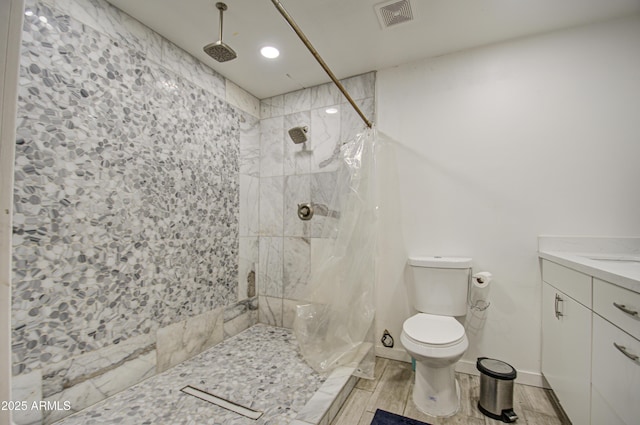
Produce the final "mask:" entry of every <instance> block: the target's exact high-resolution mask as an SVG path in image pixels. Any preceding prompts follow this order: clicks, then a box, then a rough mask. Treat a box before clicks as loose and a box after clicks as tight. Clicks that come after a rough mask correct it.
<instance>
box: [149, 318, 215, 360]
mask: <svg viewBox="0 0 640 425" xmlns="http://www.w3.org/2000/svg"><path fill="white" fill-rule="evenodd" d="M222 313H223V311H222V309H216V310H212V311H209V312H207V313H203V314H200V315H198V316H194V317H190V318H189V319H187V320H184V321H182V322H179V323H174V324H173V325H169V326H166V327H164V328H162V329H159V330H158V333H157V352H158V366H157V370H158V372H163V371H165V370H167V369H169V368H170V367H172V366H175V365H177V364H178V363H181V362H183V361H185V360H187V359H189V358H191V357H193V356H195V355H196V354H200V353H201V352H203V351H204V350H206V349H208V348H210V347H212V346H214V345H216V344H217V343H219V342H221V341H222V340H223V339H224V327H223V314H222Z"/></svg>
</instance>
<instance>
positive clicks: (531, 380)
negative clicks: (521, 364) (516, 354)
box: [456, 360, 551, 388]
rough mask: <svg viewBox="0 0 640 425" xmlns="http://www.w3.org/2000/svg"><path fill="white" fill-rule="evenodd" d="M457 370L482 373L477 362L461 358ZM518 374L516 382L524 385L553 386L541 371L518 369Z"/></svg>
mask: <svg viewBox="0 0 640 425" xmlns="http://www.w3.org/2000/svg"><path fill="white" fill-rule="evenodd" d="M456 372H460V373H466V374H468V375H476V376H478V375H480V372H479V371H478V368H477V367H476V362H473V361H469V360H460V361H459V362H458V363H457V364H456ZM517 373H518V376H517V377H516V383H517V384H522V385H530V386H532V387H540V388H551V387H550V386H549V384H548V383H547V380H546V379H544V376H542V375H541V374H540V373H536V372H529V371H526V370H518V371H517Z"/></svg>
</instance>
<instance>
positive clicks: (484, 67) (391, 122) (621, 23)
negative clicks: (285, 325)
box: [377, 16, 640, 383]
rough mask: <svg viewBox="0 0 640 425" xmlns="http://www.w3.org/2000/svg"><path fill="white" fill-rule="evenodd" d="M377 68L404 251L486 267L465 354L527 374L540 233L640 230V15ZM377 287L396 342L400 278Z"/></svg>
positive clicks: (535, 367) (536, 343) (535, 341)
mask: <svg viewBox="0 0 640 425" xmlns="http://www.w3.org/2000/svg"><path fill="white" fill-rule="evenodd" d="M377 81H378V86H377V100H378V104H377V111H378V117H377V118H378V119H377V122H378V127H379V129H380V130H381V131H383V132H385V133H387V134H388V135H389V136H391V137H393V138H394V139H396V140H397V141H399V143H400V144H401V145H402V146H401V147H400V148H399V149H398V159H397V163H398V167H399V179H400V183H401V189H400V191H401V198H402V202H401V204H402V209H403V213H402V217H403V220H402V221H403V227H404V229H403V230H404V237H405V241H406V242H405V243H406V246H407V250H408V253H409V254H425V255H456V256H470V257H473V260H474V271H481V270H487V271H490V272H492V273H493V274H494V277H495V281H494V283H493V286H492V292H491V301H492V306H491V307H490V311H489V315H488V319H487V322H486V325H485V326H484V331H483V332H481V333H480V334H478V335H471V346H470V348H469V350H468V352H467V353H466V355H465V358H464V360H467V361H473V362H475V359H476V357H478V356H480V355H485V356H490V357H496V358H499V359H502V360H504V361H507V362H510V363H511V364H512V365H513V366H514V367H516V368H517V369H518V370H519V371H521V374H524V375H527V373H526V372H532V375H531V376H533V378H532V379H533V381H534V383H535V381H536V379H538V378H537V377H536V375H537V374H539V371H540V275H539V267H538V261H537V255H536V249H537V241H536V237H537V236H538V235H540V234H562V235H600V236H638V235H640V189H638V183H639V182H640V162H639V159H640V16H635V17H629V18H626V19H622V20H616V21H610V22H605V23H599V24H594V25H590V26H585V27H580V28H574V29H569V30H565V31H561V32H555V33H550V34H546V35H542V36H537V37H531V38H526V39H519V40H515V41H512V42H507V43H502V44H498V45H492V46H487V47H484V48H481V49H474V50H469V51H464V52H460V53H456V54H451V55H446V56H442V57H438V58H434V59H428V60H423V61H420V62H416V63H411V64H407V65H402V66H399V67H395V68H390V69H385V70H382V71H379V73H378V80H377ZM380 291H381V293H383V294H384V296H381V297H379V299H382V300H384V301H383V303H381V305H380V306H379V310H380V311H381V314H380V315H379V318H380V320H379V323H378V331H379V334H381V332H382V330H383V329H384V328H387V329H389V330H390V331H392V334H393V335H394V336H395V338H396V341H397V342H398V340H399V336H400V331H401V326H402V321H403V320H404V319H405V318H406V317H407V315H408V314H410V312H409V309H408V307H407V304H408V303H407V300H406V296H404V289H403V288H399V287H393V288H391V287H389V286H388V285H387V286H386V287H382V288H381V290H380ZM389 294H395V298H394V297H391V300H392V302H391V301H390V297H389ZM396 347H397V348H399V349H400V350H401V349H402V347H401V345H400V344H397V345H396ZM467 366H469V365H467ZM538 381H540V380H539V379H538ZM540 382H542V381H540Z"/></svg>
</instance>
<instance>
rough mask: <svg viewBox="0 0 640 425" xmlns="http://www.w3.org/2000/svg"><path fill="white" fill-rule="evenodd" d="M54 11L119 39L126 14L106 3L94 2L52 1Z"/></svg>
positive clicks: (90, 0) (82, 0) (75, 0)
mask: <svg viewBox="0 0 640 425" xmlns="http://www.w3.org/2000/svg"><path fill="white" fill-rule="evenodd" d="M54 2H55V7H56V9H58V10H60V11H62V12H64V13H65V14H68V15H70V16H71V17H73V19H76V20H78V21H80V22H82V23H83V24H85V25H88V26H90V27H91V28H93V29H95V30H97V31H99V32H101V33H103V34H106V35H109V36H111V37H114V38H120V34H122V20H123V16H125V15H126V14H125V13H123V12H121V11H120V9H118V8H115V7H113V6H111V5H110V4H109V3H107V2H106V1H96V0H93V1H92V0H86V1H85V0H54Z"/></svg>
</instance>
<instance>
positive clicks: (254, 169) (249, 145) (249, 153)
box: [240, 112, 260, 177]
mask: <svg viewBox="0 0 640 425" xmlns="http://www.w3.org/2000/svg"><path fill="white" fill-rule="evenodd" d="M240 174H246V175H248V176H254V177H259V176H260V120H259V119H257V118H255V117H254V116H252V115H250V114H248V113H246V112H243V113H242V114H241V115H240Z"/></svg>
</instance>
